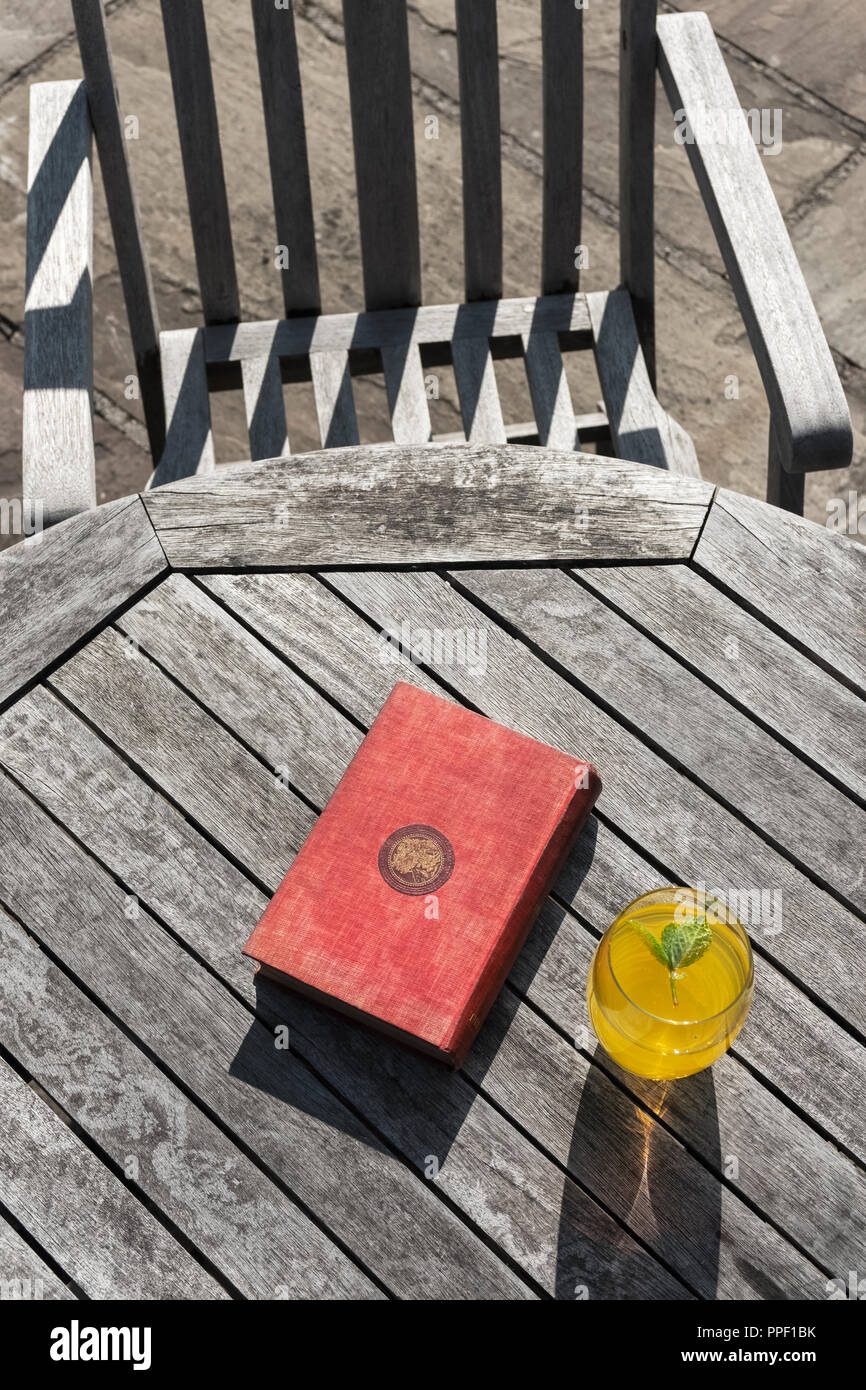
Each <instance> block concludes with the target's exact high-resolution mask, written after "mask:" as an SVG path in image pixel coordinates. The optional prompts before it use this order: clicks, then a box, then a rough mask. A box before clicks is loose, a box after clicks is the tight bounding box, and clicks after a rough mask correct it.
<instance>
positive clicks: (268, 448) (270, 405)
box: [241, 353, 291, 459]
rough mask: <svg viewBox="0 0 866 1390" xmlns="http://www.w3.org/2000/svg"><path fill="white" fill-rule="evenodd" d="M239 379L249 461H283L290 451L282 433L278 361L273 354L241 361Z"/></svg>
mask: <svg viewBox="0 0 866 1390" xmlns="http://www.w3.org/2000/svg"><path fill="white" fill-rule="evenodd" d="M241 379H242V381H243V388H244V406H245V408H246V415H247V429H248V430H249V436H250V458H251V459H274V458H285V457H286V455H287V454H290V453H291V449H290V448H289V440H288V436H287V434H286V406H285V402H284V400H283V380H282V377H281V375H280V359H279V358H278V357H275V356H274V354H273V353H268V354H267V355H266V356H263V357H244V358H242V360H241Z"/></svg>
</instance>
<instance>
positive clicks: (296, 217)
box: [252, 0, 320, 457]
mask: <svg viewBox="0 0 866 1390" xmlns="http://www.w3.org/2000/svg"><path fill="white" fill-rule="evenodd" d="M252 6H253V24H254V25H255V34H256V55H257V57H258V64H259V81H260V83H261V89H262V106H263V108H264V115H265V131H266V133H267V140H268V160H269V162H270V168H271V188H272V190H273V197H274V212H275V216H276V231H277V243H278V244H279V245H281V246H285V247H286V248H287V249H288V253H289V263H288V265H287V266H285V267H284V268H283V269H282V270H281V272H280V274H281V277H282V285H283V303H284V305H285V309H286V314H287V315H291V314H301V313H305V314H316V313H318V312H319V307H320V304H319V267H318V262H317V258H316V234H315V229H314V227H313V201H312V196H311V193H310V170H309V163H308V160H307V136H306V128H305V125H304V103H303V97H302V95H301V73H300V68H299V65H298V45H297V40H296V37H295V16H294V7H293V5H292V4H291V0H290V3H289V4H288V5H281V6H279V7H277V6H276V5H275V4H274V3H273V0H252ZM254 457H255V455H254ZM259 457H264V455H260V456H259Z"/></svg>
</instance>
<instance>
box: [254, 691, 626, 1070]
mask: <svg viewBox="0 0 866 1390" xmlns="http://www.w3.org/2000/svg"><path fill="white" fill-rule="evenodd" d="M600 791H601V780H600V778H599V775H598V773H597V772H596V770H595V768H594V767H593V766H592V765H591V764H590V763H586V762H583V761H579V760H577V759H575V758H574V757H572V756H570V755H569V754H567V753H560V752H558V751H557V750H556V749H555V748H549V747H548V746H547V744H544V743H538V742H537V741H536V740H535V739H531V738H527V737H526V736H525V735H524V734H518V733H515V732H514V731H513V730H511V729H506V728H503V726H502V725H501V724H494V723H493V722H492V721H491V720H489V719H485V718H484V717H483V716H482V715H479V714H473V713H471V712H470V711H469V710H466V709H463V708H461V706H459V705H455V704H452V703H451V701H449V700H443V699H440V698H439V697H438V696H436V695H429V694H427V693H426V692H425V691H422V690H418V689H416V687H415V686H412V685H406V684H405V683H404V682H402V681H401V682H400V683H399V684H398V685H396V686H395V687H394V689H393V690H392V692H391V694H390V695H389V697H388V699H387V700H386V701H385V704H384V705H383V707H382V709H381V710H380V712H379V714H378V716H377V717H376V719H375V721H374V723H373V725H372V727H371V729H370V732H369V733H368V734H367V736H366V738H365V739H364V741H363V743H362V744H361V746H360V748H359V749H358V751H357V753H356V754H355V756H354V758H353V759H352V761H351V763H350V764H349V766H348V768H347V769H346V772H345V773H344V775H343V777H342V778H341V780H340V783H339V785H338V787H337V789H336V791H335V792H334V794H333V796H332V797H331V799H330V801H329V802H328V804H327V806H326V807H325V809H324V811H323V812H322V814H321V816H320V817H319V819H318V821H317V823H316V825H315V827H314V829H313V830H312V832H311V833H310V835H309V836H308V838H307V840H306V841H305V843H304V844H303V846H302V847H301V849H300V851H299V853H298V855H297V857H296V859H295V861H294V863H293V864H292V867H291V868H290V869H289V872H288V873H287V875H286V877H285V878H284V879H283V882H282V884H281V885H280V887H279V888H278V889H277V892H276V893H275V895H274V897H273V899H272V900H271V902H270V903H269V904H268V907H267V909H266V911H265V914H264V916H263V917H262V919H261V921H260V922H259V924H258V926H257V927H256V928H255V930H254V931H253V934H252V936H251V937H250V939H249V941H248V942H247V944H246V946H245V947H244V954H245V955H248V956H252V958H253V959H254V960H257V961H259V962H260V968H261V971H262V973H263V974H265V975H267V976H269V977H271V978H274V979H278V980H279V981H280V982H281V983H283V984H286V985H288V986H289V987H291V988H293V989H297V990H299V991H301V992H302V993H304V994H306V995H309V996H311V997H312V998H314V999H316V1000H319V1001H320V1002H321V1003H323V1004H327V1005H329V1006H330V1007H331V1008H334V1009H338V1010H340V1011H341V1012H342V1013H346V1014H349V1015H350V1016H352V1017H353V1018H356V1019H358V1020H359V1021H361V1022H363V1023H366V1024H368V1025H369V1026H371V1027H373V1028H377V1029H379V1030H381V1031H382V1032H384V1033H387V1034H388V1035H389V1036H391V1037H393V1038H396V1039H397V1040H398V1041H400V1042H403V1043H406V1044H408V1045H410V1046H412V1047H415V1048H418V1049H420V1050H421V1051H423V1052H426V1053H428V1054H430V1055H432V1056H435V1057H437V1058H439V1059H440V1060H442V1061H445V1062H447V1063H449V1064H450V1065H451V1066H455V1067H456V1066H460V1064H461V1063H462V1061H463V1060H464V1058H465V1056H466V1053H467V1052H468V1050H469V1048H470V1046H471V1044H472V1042H473V1040H474V1038H475V1036H476V1034H477V1032H478V1029H479V1028H480V1027H481V1024H482V1023H483V1021H484V1018H485V1016H486V1014H487V1012H488V1010H489V1009H490V1006H491V1004H492V1003H493V1001H494V999H495V998H496V996H497V994H498V993H499V990H500V989H501V988H502V985H503V983H504V981H505V978H506V976H507V975H508V972H509V971H510V969H511V966H512V964H513V963H514V959H515V957H516V956H517V953H518V951H519V950H520V948H521V946H522V945H523V943H524V941H525V940H526V936H527V934H528V932H529V929H530V927H531V926H532V923H533V922H534V920H535V918H536V916H537V915H538V911H539V908H540V907H541V904H542V902H543V901H544V898H545V897H546V895H547V893H548V892H549V890H550V888H551V887H552V885H553V882H554V880H555V879H556V876H557V874H558V873H559V870H560V868H561V867H562V864H563V861H564V860H565V858H566V856H567V855H568V852H569V850H570V849H571V847H572V845H573V844H574V841H575V840H576V838H577V836H578V834H579V832H580V829H581V826H582V825H583V823H584V821H585V820H586V817H587V816H588V814H589V812H590V809H591V807H592V805H593V803H594V802H595V800H596V798H597V797H598V794H599V792H600Z"/></svg>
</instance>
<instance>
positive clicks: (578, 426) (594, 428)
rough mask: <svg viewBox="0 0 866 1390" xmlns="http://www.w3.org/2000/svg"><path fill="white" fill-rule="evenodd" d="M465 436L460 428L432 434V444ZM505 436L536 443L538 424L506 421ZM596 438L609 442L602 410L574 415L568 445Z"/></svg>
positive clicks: (574, 446)
mask: <svg viewBox="0 0 866 1390" xmlns="http://www.w3.org/2000/svg"><path fill="white" fill-rule="evenodd" d="M464 438H465V435H464V433H463V431H462V430H459V431H455V432H454V433H450V434H434V436H433V443H434V444H459V443H461V441H462V440H463V439H464ZM505 438H506V439H507V440H508V443H509V444H537V443H538V425H537V424H536V422H535V420H520V421H518V422H517V423H516V424H514V425H510V424H507V423H506V426H505ZM596 440H604V441H605V442H607V443H610V425H609V424H608V421H607V416H606V415H605V414H604V412H603V411H593V412H592V414H590V415H576V416H575V417H574V439H573V441H572V443H571V444H570V445H569V446H568V447H569V448H572V449H578V450H579V449H580V446H581V443H583V444H589V443H592V442H595V441H596Z"/></svg>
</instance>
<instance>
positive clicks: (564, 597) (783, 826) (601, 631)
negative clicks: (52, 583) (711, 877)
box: [144, 570, 866, 912]
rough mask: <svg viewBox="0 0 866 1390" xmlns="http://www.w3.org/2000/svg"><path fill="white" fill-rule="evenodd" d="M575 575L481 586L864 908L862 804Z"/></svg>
mask: <svg viewBox="0 0 866 1390" xmlns="http://www.w3.org/2000/svg"><path fill="white" fill-rule="evenodd" d="M574 575H575V577H574V578H570V577H569V576H568V575H565V574H561V573H558V572H552V571H550V570H498V571H490V572H488V573H487V574H485V575H484V576H483V578H482V580H481V586H482V588H483V595H484V599H485V602H486V603H489V604H491V605H492V606H493V607H494V609H495V610H496V611H497V612H502V613H504V614H505V615H506V616H507V617H508V618H509V620H510V621H511V622H513V623H515V624H516V625H517V626H518V627H519V629H520V631H521V632H522V633H524V634H525V635H526V636H527V637H528V638H529V639H530V640H531V642H532V643H533V645H534V646H535V647H536V648H537V649H541V650H542V651H543V652H545V653H546V654H547V655H548V656H550V657H552V658H553V659H554V661H555V662H556V663H557V664H558V665H560V666H561V667H563V668H564V669H566V670H569V671H574V672H575V674H576V675H577V677H578V679H579V681H580V682H581V684H582V685H583V687H584V688H585V689H588V690H590V691H591V692H592V696H593V698H594V699H596V700H598V701H599V702H601V703H602V704H603V705H604V706H605V707H606V708H607V709H608V710H610V711H612V712H613V713H614V714H615V715H616V717H617V718H618V719H620V720H621V721H622V722H623V723H624V724H626V725H627V726H628V727H629V728H631V729H633V730H635V731H636V732H638V733H639V735H640V737H641V738H642V739H643V740H644V742H646V743H648V744H649V745H650V746H651V747H652V748H654V749H655V750H656V752H658V753H659V754H660V755H661V756H662V757H665V758H667V759H668V760H669V761H671V762H673V763H674V764H675V765H676V766H677V767H679V768H681V769H683V770H684V771H686V772H687V773H688V774H689V775H690V776H691V777H692V778H693V780H694V781H695V782H696V783H698V784H699V785H700V786H703V787H704V788H705V789H706V790H707V791H708V792H709V793H710V794H711V795H712V796H713V797H715V798H716V799H717V800H718V801H721V802H722V803H723V804H725V805H726V806H727V807H728V809H729V810H731V811H733V812H734V813H736V814H737V815H739V816H740V817H742V819H743V820H745V821H747V822H748V823H750V824H751V825H752V827H753V828H754V829H755V830H757V831H759V832H760V833H762V834H764V835H765V836H766V837H767V838H768V839H769V840H770V841H771V842H772V843H774V844H775V845H776V846H777V847H778V848H780V849H781V850H782V851H783V852H784V853H785V854H786V855H787V856H788V857H790V858H791V859H793V860H794V861H795V862H796V863H798V864H801V865H803V866H805V868H806V869H807V870H808V872H809V873H810V874H811V875H812V876H813V877H815V878H816V879H818V880H819V881H820V882H822V883H823V884H824V885H825V887H829V888H830V889H831V890H832V891H834V892H835V893H837V894H840V895H841V896H843V897H845V898H846V899H847V900H848V901H849V902H850V903H851V904H852V905H853V906H854V907H855V908H856V909H858V910H860V911H861V912H866V883H864V874H863V863H862V850H861V846H862V845H863V844H864V843H866V811H864V810H863V809H862V808H861V807H860V806H858V805H857V803H856V802H855V801H853V800H852V799H851V798H850V797H848V796H846V795H845V793H844V792H842V791H839V790H837V788H835V787H833V786H831V784H830V783H829V782H827V781H826V780H825V779H824V778H823V777H822V776H821V775H820V774H819V773H817V772H815V771H814V770H813V769H812V768H810V767H809V766H808V764H807V763H805V762H804V761H803V760H802V759H801V758H799V757H798V756H797V755H796V754H795V753H793V752H791V751H790V750H789V749H787V748H785V747H783V745H782V744H781V743H779V742H778V741H777V740H776V739H775V738H774V737H773V736H772V735H771V734H769V733H766V732H765V731H764V730H763V729H760V728H759V727H758V726H757V725H756V724H755V723H754V722H753V721H752V719H751V718H750V717H749V716H748V715H747V714H745V713H742V712H741V711H739V710H737V709H735V708H734V707H733V706H732V705H731V704H730V702H729V701H728V700H726V699H725V698H724V697H723V696H722V695H719V694H717V693H716V692H715V691H714V690H712V689H711V688H710V687H709V686H708V685H706V684H705V683H704V681H703V680H702V679H701V678H700V676H699V675H697V674H693V673H692V672H690V671H687V670H686V669H685V667H684V666H682V665H681V664H680V663H679V662H678V661H677V660H676V658H675V657H674V656H672V655H670V654H669V653H667V652H665V651H663V650H662V649H661V648H660V647H658V646H657V645H656V644H655V643H654V642H653V641H651V639H650V638H648V637H645V636H644V635H643V634H642V633H640V632H639V631H637V629H636V628H635V627H634V626H633V625H632V624H631V623H630V622H628V621H627V620H626V619H625V618H622V617H620V616H619V615H618V614H617V613H615V612H614V611H613V610H612V609H611V608H609V607H608V606H607V605H606V604H604V603H603V602H601V600H600V599H599V598H597V597H596V596H595V594H593V593H592V592H590V591H589V590H588V589H586V588H584V587H583V586H582V585H581V584H580V582H579V579H580V571H575V572H574ZM473 582H474V581H473ZM144 602H145V603H146V602H147V600H146V599H145V600H144ZM780 679H781V680H782V681H784V679H785V675H784V672H782V673H780Z"/></svg>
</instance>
